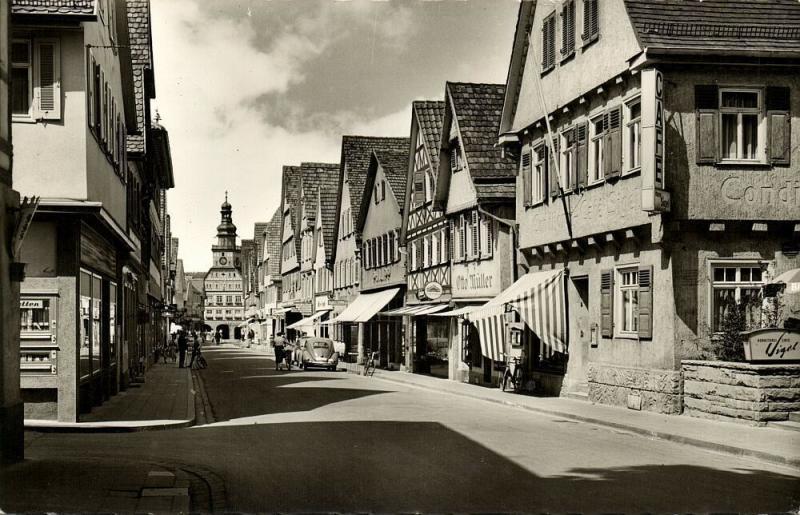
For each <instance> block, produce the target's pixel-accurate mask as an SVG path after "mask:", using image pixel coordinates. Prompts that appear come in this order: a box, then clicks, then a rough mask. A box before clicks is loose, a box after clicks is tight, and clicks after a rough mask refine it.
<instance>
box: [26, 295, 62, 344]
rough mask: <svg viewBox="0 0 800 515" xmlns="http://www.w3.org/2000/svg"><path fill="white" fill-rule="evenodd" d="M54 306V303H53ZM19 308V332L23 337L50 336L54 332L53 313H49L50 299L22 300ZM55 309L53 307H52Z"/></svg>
mask: <svg viewBox="0 0 800 515" xmlns="http://www.w3.org/2000/svg"><path fill="white" fill-rule="evenodd" d="M53 304H54V303H53ZM19 307H20V331H21V333H22V334H23V336H24V335H26V334H30V335H32V336H37V335H51V334H53V333H54V331H55V327H53V326H54V325H55V320H54V316H53V315H55V313H51V299H50V298H42V297H38V298H26V297H24V298H22V299H20V303H19ZM53 307H55V306H53Z"/></svg>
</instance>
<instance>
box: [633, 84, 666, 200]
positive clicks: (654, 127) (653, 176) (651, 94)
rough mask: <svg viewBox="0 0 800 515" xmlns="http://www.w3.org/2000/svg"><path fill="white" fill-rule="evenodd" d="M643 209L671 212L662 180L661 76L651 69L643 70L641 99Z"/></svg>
mask: <svg viewBox="0 0 800 515" xmlns="http://www.w3.org/2000/svg"><path fill="white" fill-rule="evenodd" d="M640 105H641V110H642V118H641V154H640V161H641V170H642V171H641V174H642V209H644V210H645V211H649V212H662V213H666V212H669V211H670V207H671V206H670V194H669V192H668V191H666V189H665V185H666V182H665V177H664V131H665V127H666V123H665V119H664V75H663V74H662V73H661V72H660V71H658V70H656V69H655V68H650V69H647V70H643V71H642V96H641V104H640Z"/></svg>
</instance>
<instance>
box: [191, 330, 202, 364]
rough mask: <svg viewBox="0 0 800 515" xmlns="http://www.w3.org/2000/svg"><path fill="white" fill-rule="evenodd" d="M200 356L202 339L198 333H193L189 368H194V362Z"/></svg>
mask: <svg viewBox="0 0 800 515" xmlns="http://www.w3.org/2000/svg"><path fill="white" fill-rule="evenodd" d="M198 356H200V337H199V336H197V333H196V332H194V331H192V359H190V360H189V368H192V365H193V364H194V360H196V359H197V357H198Z"/></svg>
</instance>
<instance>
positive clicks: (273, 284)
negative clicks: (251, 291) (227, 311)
mask: <svg viewBox="0 0 800 515" xmlns="http://www.w3.org/2000/svg"><path fill="white" fill-rule="evenodd" d="M282 222H283V212H282V211H281V208H280V207H278V208H277V209H276V210H275V212H274V213H273V214H272V218H270V221H269V222H267V224H266V226H265V227H264V231H263V232H261V233H260V234H261V236H260V237H261V239H262V241H263V244H262V247H263V253H262V256H261V261H260V262H259V265H258V299H259V301H258V305H259V310H260V317H259V319H260V320H261V324H260V334H259V338H260V339H261V341H262V342H268V341H270V340H271V339H272V337H273V336H274V335H275V333H276V332H277V331H278V330H280V320H281V319H280V317H279V316H278V315H277V314H276V313H275V312H276V310H277V309H278V302H279V300H280V297H281V227H282Z"/></svg>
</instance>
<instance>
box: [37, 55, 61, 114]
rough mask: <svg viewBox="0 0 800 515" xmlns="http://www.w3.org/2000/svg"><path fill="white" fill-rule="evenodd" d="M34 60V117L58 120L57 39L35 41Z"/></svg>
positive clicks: (59, 75) (58, 59)
mask: <svg viewBox="0 0 800 515" xmlns="http://www.w3.org/2000/svg"><path fill="white" fill-rule="evenodd" d="M34 60H35V68H34V73H35V79H34V92H33V96H34V109H35V117H36V118H37V119H39V120H60V119H61V69H60V68H61V66H60V52H59V45H58V41H57V40H41V41H37V42H36V45H35V51H34Z"/></svg>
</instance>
